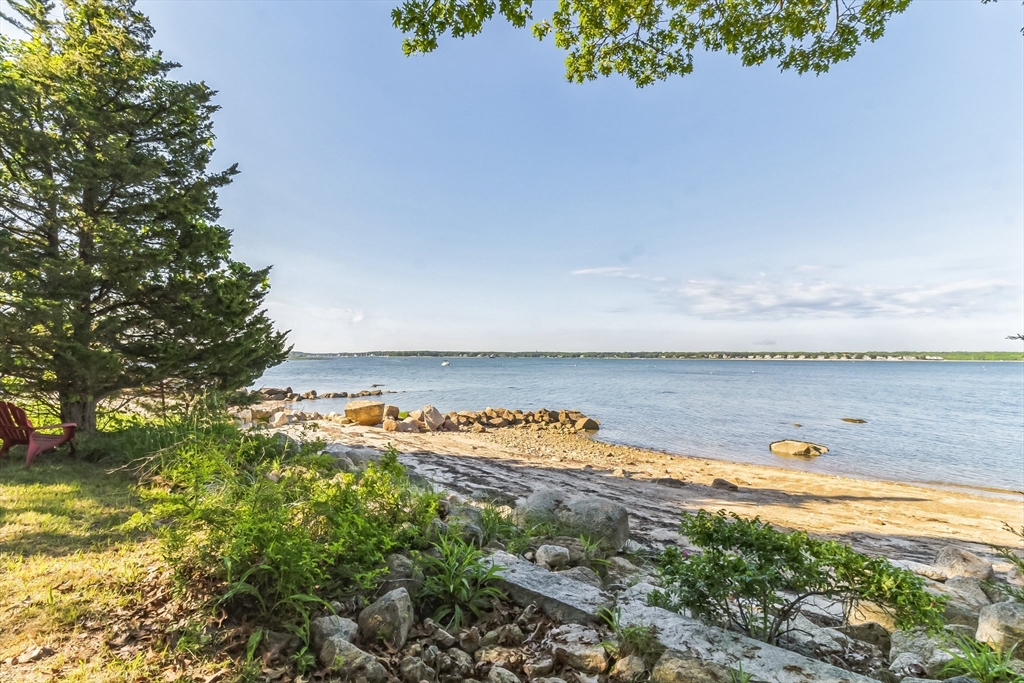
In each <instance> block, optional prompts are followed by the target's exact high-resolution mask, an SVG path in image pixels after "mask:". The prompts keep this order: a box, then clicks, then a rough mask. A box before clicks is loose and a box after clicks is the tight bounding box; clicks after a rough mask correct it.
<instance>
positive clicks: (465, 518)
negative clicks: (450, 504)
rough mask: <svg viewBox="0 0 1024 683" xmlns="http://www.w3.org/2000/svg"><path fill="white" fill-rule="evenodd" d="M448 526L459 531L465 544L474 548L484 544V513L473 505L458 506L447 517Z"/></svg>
mask: <svg viewBox="0 0 1024 683" xmlns="http://www.w3.org/2000/svg"><path fill="white" fill-rule="evenodd" d="M448 525H449V526H454V527H457V528H458V529H459V532H460V537H461V538H462V540H463V541H465V542H466V543H472V544H474V545H476V546H478V547H479V546H481V545H483V542H484V513H483V511H482V510H480V508H478V507H476V506H475V505H459V506H458V507H456V508H455V509H453V510H452V511H451V513H450V514H449V515H448Z"/></svg>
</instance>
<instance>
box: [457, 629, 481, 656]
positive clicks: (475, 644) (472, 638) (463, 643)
mask: <svg viewBox="0 0 1024 683" xmlns="http://www.w3.org/2000/svg"><path fill="white" fill-rule="evenodd" d="M480 640H481V638H480V631H478V630H477V628H476V626H474V627H473V628H470V629H466V630H465V631H463V632H462V633H461V634H460V635H459V647H461V648H462V649H463V650H465V651H466V652H468V653H469V654H473V653H474V652H476V651H477V650H479V649H480Z"/></svg>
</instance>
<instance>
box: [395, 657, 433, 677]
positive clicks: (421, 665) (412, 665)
mask: <svg viewBox="0 0 1024 683" xmlns="http://www.w3.org/2000/svg"><path fill="white" fill-rule="evenodd" d="M398 671H399V673H400V675H401V677H402V681H403V682H404V683H419V682H420V681H424V680H425V681H432V680H434V676H435V675H436V672H435V671H434V670H433V669H432V668H430V667H429V666H427V664H426V662H424V661H423V660H422V659H420V658H419V657H406V658H404V659H403V660H402V661H401V662H400V663H399V664H398Z"/></svg>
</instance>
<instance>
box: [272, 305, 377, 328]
mask: <svg viewBox="0 0 1024 683" xmlns="http://www.w3.org/2000/svg"><path fill="white" fill-rule="evenodd" d="M267 308H268V309H269V310H271V311H272V312H273V313H274V314H275V315H281V316H287V315H289V314H291V315H299V316H310V317H312V318H313V319H314V320H318V321H320V322H340V323H348V324H355V323H359V322H362V321H363V320H364V319H365V318H366V314H365V313H363V311H362V310H361V309H358V308H339V307H336V306H315V305H312V304H299V305H295V304H291V303H287V302H284V301H267Z"/></svg>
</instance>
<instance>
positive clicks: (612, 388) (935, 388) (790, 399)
mask: <svg viewBox="0 0 1024 683" xmlns="http://www.w3.org/2000/svg"><path fill="white" fill-rule="evenodd" d="M448 360H450V361H451V365H450V366H449V367H442V366H441V359H438V358H380V357H377V358H373V357H359V358H331V359H323V360H292V361H288V362H286V363H284V364H283V365H280V366H278V367H276V368H272V369H271V370H269V371H268V372H267V373H266V375H264V377H263V378H262V379H261V380H260V381H259V382H258V383H257V386H279V387H284V386H291V387H292V389H293V390H294V391H300V392H301V391H307V390H309V389H315V390H317V391H318V392H321V393H323V392H325V391H349V392H352V391H358V390H362V389H368V388H370V386H371V385H372V384H379V385H383V386H382V387H381V388H384V389H389V390H394V391H398V392H401V393H398V394H394V395H390V396H387V397H386V400H387V401H388V402H389V403H394V404H396V405H398V406H399V407H400V408H402V410H412V409H415V408H419V407H421V406H422V405H423V404H424V403H431V404H433V405H435V406H437V407H438V408H439V409H440V410H441V411H443V412H447V411H450V410H479V409H482V408H486V407H488V406H491V407H503V408H510V409H516V408H518V409H523V410H535V409H537V408H550V409H559V408H572V409H577V410H580V411H582V412H584V413H586V414H587V415H589V416H591V417H593V418H595V419H597V420H598V421H600V423H601V431H600V432H599V433H598V436H597V438H598V439H600V440H603V441H607V442H611V443H617V444H625V445H630V446H641V447H645V448H653V449H658V450H663V451H666V452H668V453H674V454H684V455H694V456H699V457H705V458H716V459H721V460H731V461H739V462H748V463H756V464H766V465H776V466H782V467H791V468H796V469H801V470H808V471H814V472H826V473H831V474H841V475H847V476H853V477H859V478H868V479H884V480H892V481H906V482H918V483H930V484H944V485H959V486H969V487H976V488H993V489H1000V490H1010V491H1022V490H1024V364H1022V363H977V362H976V363H955V362H936V363H928V362H878V361H876V362H856V363H851V362H818V361H724V360H717V361H716V360H707V361H701V360H612V359H607V360H605V359H582V358H580V359H556V358H493V359H490V358H451V359H448ZM345 403H346V400H345V399H324V400H318V401H316V402H315V403H303V404H302V405H303V408H305V409H307V410H309V409H315V410H318V411H320V412H329V411H332V410H336V411H339V412H341V410H342V409H343V407H344V404H345ZM844 417H850V418H860V419H864V420H867V424H849V423H845V422H843V421H842V418H844ZM794 423H798V424H800V425H801V426H800V427H796V426H794ZM781 439H798V440H801V441H812V442H814V443H820V444H824V445H826V446H828V448H829V449H830V450H829V453H828V454H826V455H823V456H821V457H818V458H816V459H813V460H803V459H790V458H781V457H778V456H776V455H773V454H772V453H771V452H770V451H769V450H768V444H769V443H770V442H772V441H778V440H781Z"/></svg>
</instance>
